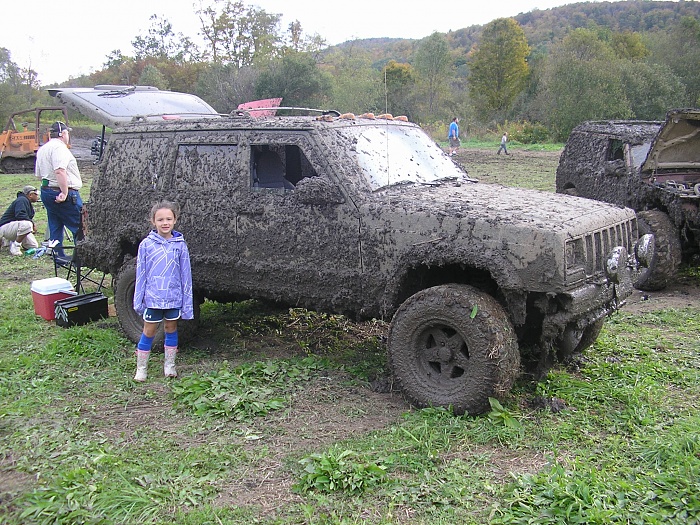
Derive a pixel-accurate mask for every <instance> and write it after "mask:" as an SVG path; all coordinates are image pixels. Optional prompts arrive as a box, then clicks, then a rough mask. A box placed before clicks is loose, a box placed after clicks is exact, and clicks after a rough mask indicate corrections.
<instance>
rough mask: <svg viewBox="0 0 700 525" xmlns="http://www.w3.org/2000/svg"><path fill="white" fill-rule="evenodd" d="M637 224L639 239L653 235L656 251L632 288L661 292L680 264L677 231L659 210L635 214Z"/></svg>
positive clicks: (679, 242) (667, 217)
mask: <svg viewBox="0 0 700 525" xmlns="http://www.w3.org/2000/svg"><path fill="white" fill-rule="evenodd" d="M637 223H638V225H639V235H640V237H641V236H642V235H645V234H647V233H653V234H654V244H655V247H656V249H655V253H654V257H653V259H652V261H651V263H650V264H649V267H648V268H645V269H643V270H642V272H641V273H640V274H639V278H638V279H637V281H636V282H635V283H634V286H635V288H638V289H640V290H647V291H655V290H661V289H663V288H665V287H666V286H667V285H668V283H669V282H670V281H672V280H673V278H674V277H675V275H676V272H677V271H678V266H679V265H680V263H681V240H680V237H679V235H678V230H677V229H676V227H675V226H674V224H673V223H672V222H671V219H670V218H669V216H668V215H666V214H665V213H664V212H662V211H659V210H649V211H640V212H637Z"/></svg>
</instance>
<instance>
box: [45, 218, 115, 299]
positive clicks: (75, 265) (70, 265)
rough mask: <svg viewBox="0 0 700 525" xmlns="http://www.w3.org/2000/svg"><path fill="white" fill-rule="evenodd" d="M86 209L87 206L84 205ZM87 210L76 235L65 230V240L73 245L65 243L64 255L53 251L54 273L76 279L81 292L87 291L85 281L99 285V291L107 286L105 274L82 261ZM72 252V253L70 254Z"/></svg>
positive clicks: (76, 284) (76, 287) (68, 278)
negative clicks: (80, 247)
mask: <svg viewBox="0 0 700 525" xmlns="http://www.w3.org/2000/svg"><path fill="white" fill-rule="evenodd" d="M83 210H85V207H83ZM85 213H86V212H85V211H83V213H81V214H80V228H78V231H77V232H76V234H75V235H73V234H72V233H71V232H70V231H68V230H64V240H68V242H72V243H73V244H72V245H66V244H63V245H62V248H63V251H64V255H59V254H58V253H57V251H56V250H52V251H51V258H52V259H53V268H54V274H55V275H56V277H63V278H64V279H66V280H68V281H72V280H75V291H76V292H78V293H79V294H84V293H85V286H84V285H85V283H86V282H88V283H92V284H94V285H96V286H97V291H98V292H100V291H102V288H105V287H106V286H105V277H106V276H105V274H103V273H101V272H99V271H97V270H95V269H94V268H85V267H83V266H82V264H81V262H80V249H79V246H78V244H79V243H80V241H81V240H83V239H84V238H85V226H84V224H85V222H84V220H85ZM69 254H70V255H69Z"/></svg>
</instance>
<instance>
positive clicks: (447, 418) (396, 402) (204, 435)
mask: <svg viewBox="0 0 700 525" xmlns="http://www.w3.org/2000/svg"><path fill="white" fill-rule="evenodd" d="M478 151H482V152H481V153H478ZM512 153H513V155H512V156H511V157H508V158H503V157H495V151H491V150H476V149H475V150H471V151H470V150H465V151H463V152H462V153H461V155H460V161H461V162H463V163H464V164H465V166H466V167H467V169H468V170H469V173H470V175H472V176H477V178H480V180H482V181H483V182H503V183H508V184H515V185H523V186H529V187H537V188H540V189H545V190H549V191H552V190H553V176H554V172H553V169H555V167H556V162H557V159H558V154H557V152H542V154H541V155H540V154H538V155H534V154H533V155H526V154H525V153H524V150H520V149H518V148H513V149H512ZM492 157H493V158H492ZM480 158H481V159H482V160H479V159H480ZM530 162H531V163H532V164H530V168H529V169H528V167H527V166H528V163H530ZM27 183H33V177H31V176H30V175H26V176H19V175H13V176H9V175H0V202H2V203H3V206H5V205H6V204H4V203H9V202H10V200H11V199H12V198H13V197H14V194H15V193H16V191H17V190H18V189H19V188H21V187H22V186H23V185H24V184H27ZM88 183H89V180H88ZM88 186H89V184H88ZM83 194H84V196H86V195H87V194H88V193H87V191H84V192H83ZM45 221H46V217H45V212H44V211H43V209H38V211H37V222H38V224H39V230H40V232H42V233H43V231H44V230H45ZM0 267H2V272H1V275H0V443H2V446H1V447H2V448H1V449H0V523H3V524H7V525H20V524H21V525H27V524H47V525H48V524H66V525H68V524H70V525H74V524H115V523H119V524H126V525H130V524H144V523H149V524H172V523H178V524H186V525H204V524H212V525H215V524H231V525H233V524H241V525H243V524H246V525H248V524H266V525H277V524H290V525H291V524H314V525H326V524H337V525H341V524H343V525H345V524H360V523H363V524H376V525H380V524H381V525H385V524H387V525H388V524H425V525H428V524H430V525H433V524H437V525H440V524H444V525H448V524H449V525H452V524H457V523H459V524H484V523H493V524H577V523H578V524H601V525H603V524H662V523H663V524H679V525H680V524H683V525H686V524H694V523H695V524H697V523H699V522H700V416H699V415H698V408H697V407H698V400H699V394H700V339H699V336H698V334H699V333H700V315H699V314H700V301H699V300H698V297H697V296H689V297H688V299H687V301H685V303H684V306H683V307H679V308H673V309H668V308H663V309H658V310H653V309H652V310H649V309H646V310H644V311H636V310H631V311H625V310H623V311H621V312H618V313H617V314H615V315H614V316H612V317H611V318H610V319H609V320H608V321H607V322H606V325H605V327H604V329H603V332H602V334H601V336H600V338H599V340H598V341H597V342H596V343H595V345H594V346H593V347H592V348H590V349H589V350H588V351H587V352H586V354H585V356H584V357H583V358H582V359H581V360H579V361H578V362H577V365H576V366H575V367H573V366H572V367H570V368H568V369H555V370H553V371H552V372H551V373H550V374H549V376H548V377H547V378H546V379H545V380H543V381H541V382H538V383H535V384H533V383H526V382H523V383H518V384H517V385H516V388H515V389H514V390H513V392H512V394H511V395H510V396H509V398H508V399H507V400H506V401H505V402H504V403H503V404H502V405H498V404H495V405H494V406H493V407H492V411H491V413H489V414H488V415H485V416H482V417H469V416H462V417H455V416H453V415H452V414H450V413H449V412H447V411H445V410H436V409H425V410H416V409H413V408H411V407H410V406H409V405H408V404H406V403H405V401H404V400H403V399H402V398H401V396H400V395H399V394H398V393H396V392H392V391H391V389H390V378H389V377H388V372H387V370H386V357H385V346H384V337H385V335H386V324H385V323H383V322H381V321H371V322H366V323H353V322H350V321H348V320H347V319H345V318H343V317H340V316H330V315H324V314H318V313H313V312H309V311H306V310H301V309H294V308H292V309H282V310H273V309H269V308H266V307H263V306H262V305H260V304H258V303H256V302H254V301H246V302H242V303H235V304H217V303H210V302H207V303H205V304H204V305H203V306H202V326H203V328H202V330H201V331H200V334H199V336H198V337H197V339H196V340H195V341H193V343H192V344H190V345H187V346H186V347H185V348H183V351H182V352H181V354H180V355H179V356H178V357H179V359H180V360H179V363H178V369H179V372H180V377H179V378H178V379H176V380H166V379H165V378H163V377H162V350H161V351H160V352H159V351H154V354H155V355H154V356H153V357H152V359H151V363H150V365H149V380H148V381H147V382H145V383H143V384H140V383H135V382H134V381H133V380H132V377H133V373H134V365H135V362H134V357H133V345H132V344H131V343H130V342H129V341H127V340H126V339H125V338H124V337H123V336H122V335H121V333H120V331H119V327H118V323H117V321H116V319H115V318H113V317H111V318H109V319H106V320H103V321H100V322H97V323H93V324H90V325H87V326H82V327H73V328H70V329H63V328H60V327H57V326H55V325H54V324H53V323H50V322H47V321H44V320H43V319H41V318H40V317H37V316H35V315H34V311H33V303H32V298H31V294H30V292H29V290H30V283H31V281H32V280H34V279H41V278H45V277H50V276H53V266H52V265H51V262H50V261H49V260H48V259H46V258H41V259H32V258H30V257H11V256H10V255H9V253H8V251H7V248H5V249H3V250H2V252H1V253H0ZM684 272H685V273H684V282H687V283H689V284H692V285H693V286H695V287H697V285H698V283H700V271H698V269H697V268H686V269H685V270H684Z"/></svg>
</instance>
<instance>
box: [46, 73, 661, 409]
mask: <svg viewBox="0 0 700 525" xmlns="http://www.w3.org/2000/svg"><path fill="white" fill-rule="evenodd" d="M53 93H54V95H55V96H57V97H58V98H59V99H60V100H61V102H62V103H64V104H66V105H68V106H70V107H73V108H74V109H78V110H80V111H82V112H83V113H85V114H86V115H90V116H92V117H93V118H98V119H99V120H100V121H101V122H103V123H104V124H106V125H108V126H110V127H112V128H113V130H112V134H111V136H110V139H109V142H108V145H107V149H106V151H105V153H104V155H103V156H102V160H101V161H100V163H99V165H98V167H99V173H98V175H97V176H96V178H95V180H94V182H93V185H92V189H91V192H90V197H89V202H88V205H87V206H88V217H89V219H88V235H87V239H86V240H85V241H84V242H83V243H82V244H81V246H80V249H81V255H82V260H83V261H84V262H85V264H87V265H88V266H91V267H94V268H98V269H100V270H102V271H104V272H109V273H111V274H114V275H116V276H117V278H116V289H115V303H116V307H117V313H118V317H119V321H120V323H121V326H122V328H123V330H124V332H125V333H126V334H127V336H128V337H129V338H131V339H132V340H133V341H136V340H137V339H138V337H139V334H140V332H141V327H142V321H141V319H140V318H139V317H138V316H137V315H136V313H135V312H134V311H133V309H132V305H131V300H132V296H133V288H134V279H135V271H134V265H135V260H134V257H135V255H136V252H137V248H138V245H139V242H140V241H141V239H143V238H144V236H145V235H146V234H147V232H148V225H147V222H146V214H147V212H148V210H149V209H150V207H151V205H152V203H153V202H155V201H158V200H161V199H169V200H174V201H177V202H178V203H179V204H180V205H181V208H182V215H181V217H180V218H179V220H178V225H177V229H178V230H180V231H182V232H183V234H184V236H185V239H186V240H187V243H188V246H189V249H190V256H191V260H192V272H193V282H194V288H195V290H196V299H197V300H198V301H202V300H204V299H205V298H206V299H210V300H214V301H222V302H223V301H236V300H240V299H245V298H257V299H261V300H269V301H275V302H277V303H283V304H287V305H291V306H300V307H306V308H310V309H315V310H321V311H326V312H334V313H342V314H346V315H349V316H352V317H353V318H356V319H363V318H365V319H366V318H381V319H391V324H390V328H389V334H388V353H389V362H390V366H391V369H392V372H393V373H394V375H395V378H396V380H397V382H398V384H399V385H400V386H401V388H402V390H403V391H404V393H405V395H406V396H407V398H408V399H409V400H410V401H411V402H413V403H414V404H416V405H418V406H430V405H436V406H452V407H453V409H454V411H455V412H456V413H464V412H469V413H480V412H483V411H485V410H488V408H489V402H488V399H489V397H500V396H503V395H504V394H505V393H507V392H508V391H509V390H510V388H511V386H512V384H513V382H514V380H515V379H516V377H518V376H519V375H520V373H521V362H522V364H523V366H524V368H525V369H526V370H528V371H530V372H532V373H537V374H540V375H541V374H542V373H544V372H545V371H546V370H547V369H548V367H549V366H551V364H552V363H553V361H554V360H555V359H556V358H557V357H560V358H561V357H565V356H568V355H569V354H571V353H572V352H578V351H581V350H583V349H584V348H586V347H588V346H589V345H591V343H593V341H595V339H596V337H597V336H598V333H599V332H600V330H601V327H602V325H603V322H604V319H605V316H606V315H608V314H609V313H611V312H613V311H614V310H616V309H617V308H618V307H619V306H620V305H621V303H622V302H623V301H624V299H625V298H626V297H627V296H628V295H629V294H630V293H631V289H632V281H633V279H634V278H635V272H638V271H639V268H640V264H644V263H645V260H646V259H649V258H650V257H651V256H653V253H652V251H653V238H652V237H651V236H645V237H643V238H642V239H638V229H637V221H636V217H635V214H634V212H633V211H632V210H630V209H626V208H622V207H618V206H611V205H609V204H605V203H601V202H595V201H590V200H586V199H579V198H576V197H568V196H563V195H554V194H551V193H544V192H536V191H528V190H523V189H515V188H505V187H501V186H496V185H482V184H478V183H476V182H475V181H473V180H471V179H469V178H468V177H467V176H466V174H465V172H464V171H463V170H462V169H461V168H460V167H459V166H458V165H456V164H455V163H454V162H453V161H452V160H451V159H450V158H449V157H448V156H447V155H446V154H445V153H444V152H443V151H442V150H441V149H440V148H439V147H438V146H437V145H436V144H435V142H434V141H433V140H431V139H430V138H429V137H428V136H427V135H426V134H425V133H424V132H423V131H422V130H421V128H420V127H419V126H417V125H415V124H412V123H409V122H406V121H405V120H404V119H394V118H391V117H390V116H384V118H374V117H373V116H372V115H365V116H362V117H356V116H354V115H349V114H344V115H339V114H338V113H336V112H326V113H323V114H317V115H315V116H314V115H306V116H303V115H301V116H265V117H262V118H254V115H251V114H250V113H247V112H240V111H239V112H236V113H235V114H232V115H216V114H215V113H214V112H213V110H212V111H208V110H207V111H204V112H202V114H199V115H197V114H196V113H197V111H196V110H197V108H186V107H184V106H183V107H181V108H180V111H181V115H177V114H175V113H174V112H173V107H174V105H175V104H174V103H171V102H172V101H169V98H170V97H171V94H170V93H168V92H156V91H153V90H148V89H146V88H133V87H131V88H129V87H124V86H109V87H100V88H95V89H94V90H92V89H85V88H74V89H65V90H57V91H54V92H53ZM180 95H181V94H176V95H175V96H176V97H177V96H180ZM141 98H143V99H144V100H143V101H141V100H140V99H141ZM156 101H158V102H159V103H158V104H156ZM197 104H198V106H197V107H198V108H199V110H201V109H202V108H204V107H205V106H203V105H201V104H199V103H197ZM129 105H131V107H130V108H129V109H127V106H129ZM158 106H160V109H159V107H158ZM96 108H98V109H96ZM112 108H114V111H115V112H116V111H119V112H120V115H116V116H114V117H112V116H111V114H110V111H111V110H112ZM163 108H167V110H166V111H165V113H166V114H161V113H160V111H161V110H162V109H163ZM156 110H159V111H156ZM127 122H128V123H127ZM650 250H651V251H650ZM635 254H636V255H637V256H638V257H635ZM187 324H188V323H187V322H185V323H183V325H187ZM191 324H196V321H194V322H191Z"/></svg>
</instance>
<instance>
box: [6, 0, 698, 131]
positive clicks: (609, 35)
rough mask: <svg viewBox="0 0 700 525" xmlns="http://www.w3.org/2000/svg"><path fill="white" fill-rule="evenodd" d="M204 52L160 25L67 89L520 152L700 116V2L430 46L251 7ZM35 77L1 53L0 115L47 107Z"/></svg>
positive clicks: (503, 23) (588, 7)
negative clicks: (312, 24)
mask: <svg viewBox="0 0 700 525" xmlns="http://www.w3.org/2000/svg"><path fill="white" fill-rule="evenodd" d="M196 15H197V16H199V17H200V20H202V33H203V34H204V35H205V36H206V44H205V45H204V46H203V47H201V48H199V47H197V46H196V45H195V44H194V43H193V41H192V39H191V38H190V37H188V36H187V35H182V34H180V33H176V32H175V31H174V29H173V28H172V26H171V25H170V24H169V22H168V21H167V20H163V19H160V18H158V17H156V16H153V17H151V28H150V29H149V31H148V33H147V34H145V35H135V37H134V39H133V40H132V46H133V50H132V51H131V53H123V52H122V51H121V50H114V51H113V52H112V53H111V54H110V55H109V56H108V57H105V63H104V67H103V69H102V70H100V71H98V72H95V73H93V74H91V75H87V76H83V77H79V78H72V79H67V80H66V82H65V83H63V85H90V86H91V85H95V84H150V85H156V86H158V87H160V88H162V89H171V90H175V91H185V92H190V93H196V94H198V95H199V96H201V97H202V98H204V99H205V100H207V102H209V103H210V104H212V105H213V106H214V107H215V108H217V109H218V110H219V111H221V112H229V111H231V109H233V108H235V107H236V106H237V105H238V104H239V103H241V102H245V101H248V100H253V99H257V98H267V97H283V99H284V104H285V105H298V106H316V107H327V108H334V109H338V110H340V111H352V112H357V113H361V112H365V111H377V112H389V113H393V114H405V115H407V116H408V117H409V118H410V119H411V120H414V121H417V122H419V123H421V124H422V125H424V126H426V127H427V128H430V129H431V130H432V131H434V132H435V133H436V134H437V135H440V134H446V131H445V130H446V126H447V123H449V121H450V120H451V118H452V117H453V116H459V117H460V118H461V120H462V129H463V130H469V131H470V132H478V133H483V132H488V130H491V131H492V132H494V133H497V132H500V131H501V130H502V129H508V130H509V131H510V132H511V135H512V136H513V137H514V138H515V139H516V140H520V141H522V142H530V141H543V140H547V139H554V140H563V139H565V138H566V137H567V136H568V133H569V132H570V130H571V129H572V127H573V126H575V125H576V124H578V123H579V122H581V121H583V120H589V119H608V118H638V119H651V120H655V119H661V118H663V117H664V115H665V113H666V111H667V110H668V109H670V108H672V107H678V106H686V107H687V106H698V105H700V2H697V1H679V2H651V1H646V0H628V1H622V2H595V3H593V2H580V3H576V4H571V5H566V6H562V7H557V8H553V9H547V10H535V11H532V12H529V13H524V14H520V15H518V16H516V17H514V18H511V19H497V20H494V21H492V22H490V23H489V24H486V25H484V26H477V25H475V26H469V27H465V28H463V29H459V30H456V31H451V32H449V33H447V34H444V33H434V34H432V35H427V36H426V37H425V38H424V39H422V40H408V39H385V38H373V39H366V40H354V41H349V42H345V43H343V44H341V45H337V46H332V47H329V46H327V45H326V44H325V42H324V40H323V38H322V37H321V36H319V35H306V34H305V33H304V32H303V30H302V22H299V21H297V22H295V23H292V24H290V26H289V27H288V28H286V30H280V28H279V25H280V24H279V22H280V15H278V14H272V13H267V12H265V11H264V10H261V9H259V8H256V7H251V6H247V5H246V4H243V3H242V2H241V1H232V0H228V1H226V2H214V4H212V5H211V6H209V7H202V8H201V9H200V10H199V11H197V12H196ZM36 78H37V75H36V72H33V71H31V70H28V71H27V70H22V69H20V68H18V67H17V66H16V65H15V64H14V63H13V62H12V60H11V52H10V50H7V49H4V48H0V117H2V118H3V119H4V118H6V116H5V115H7V114H9V113H10V112H12V111H16V110H17V109H20V108H25V107H31V106H32V105H36V104H37V103H39V102H40V101H42V100H43V101H44V102H48V101H47V100H45V99H46V95H45V92H42V91H41V89H40V88H41V86H38V85H37V83H36V80H35V79H36Z"/></svg>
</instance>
